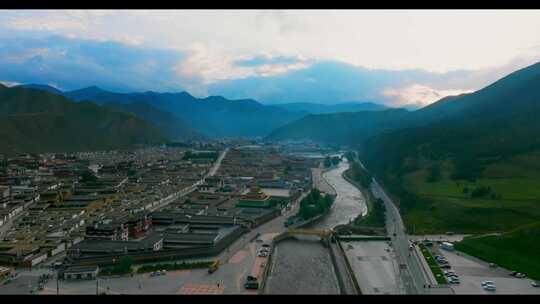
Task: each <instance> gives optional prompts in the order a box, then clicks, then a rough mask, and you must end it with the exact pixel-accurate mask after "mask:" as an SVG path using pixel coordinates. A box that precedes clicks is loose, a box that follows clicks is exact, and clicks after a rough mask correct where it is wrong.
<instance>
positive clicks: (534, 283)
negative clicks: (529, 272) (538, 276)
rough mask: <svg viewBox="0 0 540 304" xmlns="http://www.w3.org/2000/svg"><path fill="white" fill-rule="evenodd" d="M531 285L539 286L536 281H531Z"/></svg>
mask: <svg viewBox="0 0 540 304" xmlns="http://www.w3.org/2000/svg"><path fill="white" fill-rule="evenodd" d="M531 285H532V287H540V284H538V282H536V281H531Z"/></svg>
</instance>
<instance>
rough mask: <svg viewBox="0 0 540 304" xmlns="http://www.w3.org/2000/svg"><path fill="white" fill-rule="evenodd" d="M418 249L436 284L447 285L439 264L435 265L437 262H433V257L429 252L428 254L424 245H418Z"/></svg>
mask: <svg viewBox="0 0 540 304" xmlns="http://www.w3.org/2000/svg"><path fill="white" fill-rule="evenodd" d="M418 247H419V248H420V252H422V255H423V256H424V259H425V260H426V262H427V264H428V265H429V268H430V269H431V272H432V273H433V276H434V277H435V280H437V283H438V284H447V283H448V281H447V280H446V277H445V276H444V273H443V271H442V269H441V267H439V264H437V261H435V258H434V257H433V255H432V254H431V252H429V250H428V249H427V248H426V246H424V244H418Z"/></svg>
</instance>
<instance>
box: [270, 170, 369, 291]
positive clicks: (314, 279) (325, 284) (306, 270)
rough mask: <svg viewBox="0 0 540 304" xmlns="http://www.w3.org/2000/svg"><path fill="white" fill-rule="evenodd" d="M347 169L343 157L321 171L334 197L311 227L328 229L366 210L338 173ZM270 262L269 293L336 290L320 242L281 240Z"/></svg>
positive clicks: (357, 192)
mask: <svg viewBox="0 0 540 304" xmlns="http://www.w3.org/2000/svg"><path fill="white" fill-rule="evenodd" d="M348 168H349V163H348V162H347V161H346V160H344V161H342V162H341V163H340V164H339V166H338V167H337V168H334V169H331V170H329V171H327V172H325V173H324V174H323V178H324V179H325V180H326V181H327V182H328V183H329V184H330V185H331V186H332V187H333V188H334V190H335V191H336V194H337V196H336V200H335V201H334V204H333V205H332V209H331V210H330V213H329V214H328V215H326V216H325V217H324V219H322V220H321V221H320V222H318V223H317V224H314V225H313V227H310V228H316V229H331V228H333V227H335V226H336V225H340V224H346V223H348V222H349V220H351V219H354V218H356V217H357V216H358V215H359V214H365V213H366V212H367V207H366V200H365V198H364V196H363V195H362V193H361V192H360V191H359V190H358V189H357V188H355V187H354V186H353V185H351V184H350V183H349V182H347V181H346V180H345V179H344V178H343V177H342V176H341V174H342V173H343V172H344V171H345V170H347V169H348ZM272 264H273V265H272V269H271V272H270V276H269V277H268V286H267V292H268V293H269V294H338V293H339V287H338V284H337V277H336V273H335V271H334V267H333V265H332V261H331V259H330V254H329V251H328V250H327V249H326V248H324V246H323V245H322V244H321V243H320V242H317V241H315V242H314V241H308V240H305V239H303V240H293V239H289V240H285V241H282V242H280V243H278V244H277V246H276V248H275V252H274V261H273V263H272Z"/></svg>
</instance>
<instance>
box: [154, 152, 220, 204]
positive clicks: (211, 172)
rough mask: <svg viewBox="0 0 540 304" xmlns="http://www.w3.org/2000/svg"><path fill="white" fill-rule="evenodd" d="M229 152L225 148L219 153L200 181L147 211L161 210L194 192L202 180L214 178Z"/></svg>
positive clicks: (164, 199)
mask: <svg viewBox="0 0 540 304" xmlns="http://www.w3.org/2000/svg"><path fill="white" fill-rule="evenodd" d="M228 151H229V148H226V149H225V150H223V152H221V154H220V155H219V157H218V159H217V160H216V162H215V163H214V165H213V166H212V168H210V170H209V171H208V173H207V174H206V175H205V176H204V177H203V178H202V179H201V180H199V181H198V182H196V183H195V184H193V185H191V186H189V187H186V188H184V189H182V190H180V191H178V192H175V193H173V194H171V195H169V196H167V197H166V198H163V199H162V201H160V202H159V203H158V204H156V205H155V206H152V207H151V208H150V209H149V211H150V212H152V211H156V210H158V209H160V208H163V207H165V206H167V205H168V204H170V203H172V202H174V201H176V200H177V199H178V198H179V197H182V196H184V195H187V194H189V193H191V192H193V191H195V190H196V189H197V186H199V185H200V184H202V183H203V182H204V180H205V179H206V178H208V177H210V176H214V175H215V174H216V172H217V170H219V167H220V166H221V162H222V161H223V159H224V158H225V155H226V154H227V152H228Z"/></svg>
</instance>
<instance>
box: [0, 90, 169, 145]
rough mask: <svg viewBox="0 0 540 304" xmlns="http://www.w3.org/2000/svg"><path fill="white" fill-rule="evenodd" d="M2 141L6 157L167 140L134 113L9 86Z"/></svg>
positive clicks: (1, 117)
mask: <svg viewBox="0 0 540 304" xmlns="http://www.w3.org/2000/svg"><path fill="white" fill-rule="evenodd" d="M0 138H2V140H1V141H0V153H5V154H15V153H22V152H61V151H92V150H102V149H120V148H130V147H134V146H135V145H137V144H156V143H161V142H165V141H166V140H167V137H166V136H164V135H163V134H162V133H161V132H160V131H159V130H158V129H157V128H156V127H154V126H152V125H150V124H149V123H147V122H145V121H144V120H142V119H141V118H139V117H137V116H135V115H132V114H127V113H120V112H115V111H111V110H109V109H107V108H105V107H101V106H99V105H96V104H93V103H89V102H82V103H74V102H72V101H70V100H68V99H66V98H65V97H64V96H61V95H58V94H55V93H49V92H46V91H43V90H41V89H30V88H25V87H13V88H7V87H5V86H0Z"/></svg>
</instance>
